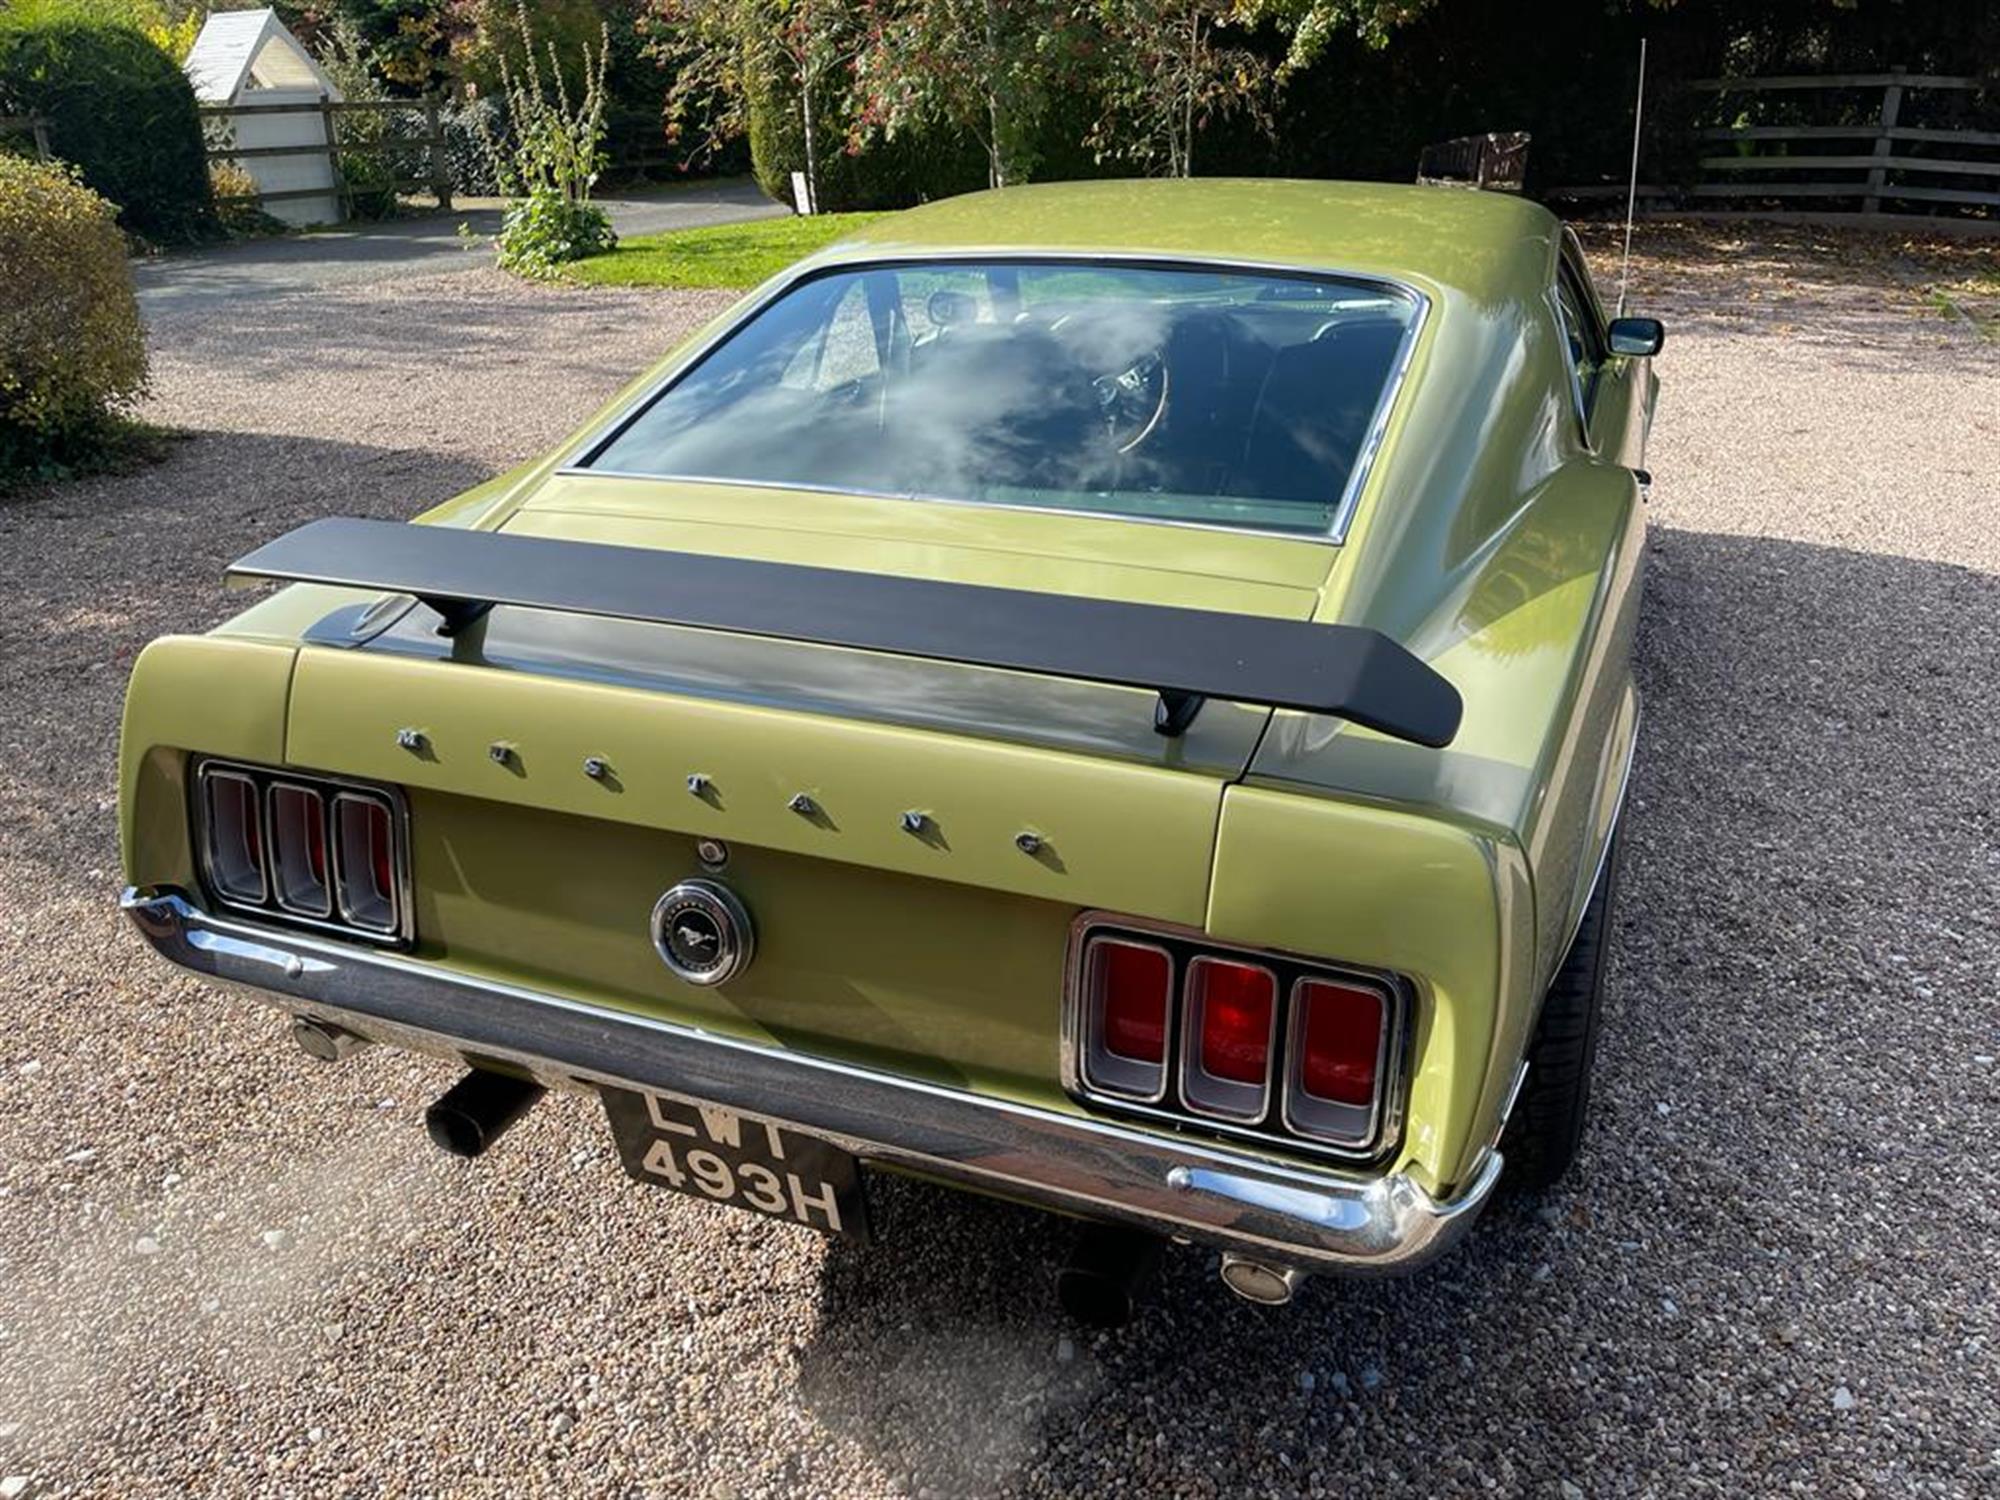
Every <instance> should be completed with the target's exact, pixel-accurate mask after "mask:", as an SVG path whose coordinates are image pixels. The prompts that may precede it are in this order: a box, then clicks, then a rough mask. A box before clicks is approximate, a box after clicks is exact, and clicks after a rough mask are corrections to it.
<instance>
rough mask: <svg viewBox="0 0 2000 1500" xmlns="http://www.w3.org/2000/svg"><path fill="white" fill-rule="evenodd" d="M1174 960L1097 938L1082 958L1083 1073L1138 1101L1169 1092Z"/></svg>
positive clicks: (1159, 951)
mask: <svg viewBox="0 0 2000 1500" xmlns="http://www.w3.org/2000/svg"><path fill="white" fill-rule="evenodd" d="M1173 974H1174V966H1173V960H1172V959H1171V958H1169V957H1168V956H1167V952H1166V950H1165V949H1164V948H1156V947H1154V946H1153V945H1152V944H1150V943H1134V942H1127V941H1124V940H1122V939H1119V938H1096V939H1093V940H1092V942H1091V944H1090V947H1089V948H1088V949H1087V950H1086V952H1085V955H1084V975H1083V1001H1084V1014H1085V1037H1084V1072H1085V1074H1086V1077H1087V1079H1088V1081H1089V1082H1090V1083H1092V1084H1093V1085H1095V1086H1097V1087H1100V1088H1105V1089H1109V1090H1111V1091H1113V1092H1114V1093H1120V1094H1128V1095H1131V1096H1132V1097H1134V1098H1138V1099H1157V1098H1158V1097H1159V1096H1160V1095H1161V1094H1162V1093H1164V1092H1165V1090H1166V1078H1167V1028H1168V1024H1169V1020H1170V1017H1171V1015H1172V1009H1173Z"/></svg>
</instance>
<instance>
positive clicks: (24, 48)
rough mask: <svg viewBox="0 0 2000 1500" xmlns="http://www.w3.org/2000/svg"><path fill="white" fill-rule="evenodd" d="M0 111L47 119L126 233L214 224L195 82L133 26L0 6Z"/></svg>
mask: <svg viewBox="0 0 2000 1500" xmlns="http://www.w3.org/2000/svg"><path fill="white" fill-rule="evenodd" d="M0 114H23V115H42V116H44V117H45V118H47V119H48V121H49V122H50V124H49V138H50V139H49V143H50V146H51V148H52V149H53V150H54V151H55V154H56V155H57V156H59V157H61V158H62V159H63V160H65V161H68V162H73V163H75V165H76V166H77V168H78V169H79V170H80V171H81V172H82V174H83V180H84V181H85V182H86V183H88V184H89V185H90V186H91V187H92V188H94V189H96V190H97V191H98V192H99V193H101V194H103V195H104V196H105V197H106V198H109V199H110V200H111V201H112V202H113V203H114V204H116V205H117V207H118V222H119V223H120V224H122V225H123V226H124V227H125V228H126V229H128V230H130V231H131V232H132V233H134V234H138V235H143V236H144V237H145V238H147V239H149V240H154V241H158V242H161V243H166V244H180V243H186V242H188V241H192V240H201V239H207V238H210V237H211V236H213V235H214V234H215V233H216V232H217V229H216V221H215V205H214V203H213V201H212V200H211V198H210V196H209V187H208V169H207V163H206V162H205V161H204V159H203V157H202V136H201V120H200V117H199V116H198V115H196V113H195V101H194V90H193V89H192V88H191V87H190V86H189V84H188V81H187V78H186V77H185V76H184V75H183V74H182V73H181V70H180V68H179V66H178V65H177V64H176V63H175V62H174V60H173V59H172V58H170V57H168V56H167V54H166V53H164V52H162V51H161V50H160V49H159V48H158V47H156V46H155V45H154V44H153V43H152V42H151V41H149V40H148V39H147V38H146V37H145V36H144V35H143V34H142V33H140V32H137V31H134V30H132V29H131V28H129V27H125V26H101V25H96V24H93V23H89V22H84V21H75V20H36V19H27V20H23V19H20V18H18V17H15V18H12V19H10V18H9V15H8V13H7V12H5V11H0Z"/></svg>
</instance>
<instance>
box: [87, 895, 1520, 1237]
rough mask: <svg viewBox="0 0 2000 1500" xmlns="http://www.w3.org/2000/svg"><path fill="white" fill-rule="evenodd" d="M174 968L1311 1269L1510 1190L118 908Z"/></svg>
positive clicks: (559, 1076)
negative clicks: (1370, 1168) (1219, 1142)
mask: <svg viewBox="0 0 2000 1500" xmlns="http://www.w3.org/2000/svg"><path fill="white" fill-rule="evenodd" d="M122 905H123V907H124V909H125V911H126V913H127V915H129V916H130V917H131V919H132V922H133V924H134V925H135V926H136V927H137V928H138V929H139V931H140V932H141V933H143V934H144V935H145V938H146V940H147V941H148V942H149V943H151V944H152V945H153V947H154V949H155V950H157V951H158V952H159V953H160V954H161V955H162V956H163V957H165V958H167V959H168V960H170V961H171V962H173V963H176V964H179V965H180V966H181V967H182V968H185V969H191V970H193V971H194V972H196V973H198V974H202V975H204V976H206V977H208V978H210V979H214V980H219V981H222V982H224V983H227V984H230V985H234V986H239V987H241V988H243V989H245V990H247V991H249V992H251V993H253V994H254V995H256V996H257V997H258V998H260V999H264V1000H267V1001H269V1002H272V1003H274V1004H276V1005H278V1006H280V1007H281V1008H282V1009H284V1010H286V1011H289V1012H291V1013H293V1014H295V1015H304V1016H313V1017H317V1018H319V1019H321V1020H326V1021H332V1022H334V1023H336V1024H338V1025H340V1026H343V1027H346V1028H347V1029H348V1030H350V1031H353V1032H356V1033H358V1034H360V1035H362V1036H366V1037H370V1038H372V1039H374V1040H377V1041H381V1042H386V1043H389V1044H392V1045H396V1046H402V1047H407V1048H410V1049H412V1050H415V1051H419V1052H428V1053H432V1054H435V1055H438V1056H443V1057H450V1058H455V1059H469V1058H477V1059H480V1060H482V1061H498V1062H506V1063H510V1064H513V1065H515V1066H517V1067H520V1068H522V1069H524V1070H526V1071H528V1072H530V1073H532V1074H533V1075H534V1076H535V1077H536V1078H537V1079H538V1080H540V1081H541V1082H543V1083H547V1084H550V1085H552V1086H556V1087H569V1088H583V1089H588V1088H591V1087H592V1086H594V1085H598V1084H614V1085H618V1086H620V1087H624V1088H631V1089H645V1090H650V1091H652V1092H654V1093H658V1094H666V1095H672V1096H675V1097H678V1098H682V1099H687V1100H691V1101H697V1102H701V1101H705V1102H708V1103H714V1104H723V1105H727V1106H729V1107H730V1108H733V1109H737V1110H740V1111H742V1112H743V1113H745V1114H748V1115H753V1116H758V1117H762V1118H765V1119H770V1120H773V1121H776V1122H777V1123H779V1124H785V1125H791V1126H794V1127H796V1128H798V1129H800V1130H803V1131H808V1132H811V1133H812V1134H815V1135H819V1136H823V1137H825V1138H826V1139H828V1140H831V1141H834V1142H836V1143H837V1144H839V1145H841V1146H842V1147H844V1148H845V1149H847V1150H849V1151H852V1152H853V1153H854V1154H855V1155H857V1156H859V1157H861V1158H862V1159H863V1160H865V1161H871V1162H878V1163H882V1164H885V1165H894V1166H898V1167H905V1168H909V1169H911V1170H914V1171H917V1172H922V1173H925V1174H928V1175H931V1176H935V1177H939V1178H944V1179H947V1180H952V1181H958V1182H963V1183H965V1184H967V1185H969V1186H974V1187H979V1188H983V1189H986V1190H988V1191H992V1192H996V1193H999V1194H1001V1195H1003V1196H1006V1197H1009V1198H1014V1199H1018V1200H1021V1201H1023V1202H1028V1203H1034V1204H1038V1205H1040V1206H1042V1207H1045V1208H1049V1209H1054V1210H1057V1211H1059V1212H1066V1213H1074V1214H1080V1215H1084V1216H1086V1217H1091V1218H1100V1219H1113V1220H1118V1221H1121V1222H1125V1223H1130V1224H1135V1225H1138V1226H1140V1227H1143V1228H1147V1229H1151V1230H1155V1231H1157V1232H1159V1233H1162V1234H1169V1235H1174V1236H1177V1237H1181V1238H1186V1239H1192V1240H1199V1241H1202V1242H1204V1243H1207V1244H1211V1245H1216V1246H1219V1247H1221V1248H1223V1249H1226V1250H1235V1251H1237V1252H1239V1253H1241V1254H1245V1255H1254V1256H1259V1257H1262V1258H1264V1259H1267V1260H1271V1261H1276V1262H1281V1263H1283V1264H1287V1265H1293V1266H1297V1267H1299V1268H1301V1269H1303V1270H1311V1271H1332V1272H1341V1273H1347V1274H1356V1273H1359V1274H1371V1273H1373V1274H1382V1273H1390V1272H1399V1271H1405V1270H1409V1269H1411V1268H1413V1267H1415V1266H1417V1265H1420V1264H1422V1263H1423V1262H1425V1261H1427V1260H1430V1259H1431V1258H1433V1257H1434V1256H1436V1255H1438V1254H1439V1253H1441V1252H1442V1251H1443V1250H1445V1249H1446V1248H1448V1247H1449V1246H1450V1245H1452V1244H1453V1243H1455V1242H1456V1241H1457V1240H1458V1239H1459V1237H1460V1236H1461V1235H1462V1234H1464V1232H1465V1231H1466V1229H1467V1228H1468V1227H1470V1225H1471V1223H1472V1220H1473V1219H1474V1218H1475V1217H1476V1216H1477V1213H1478V1210H1479V1209H1480V1207H1481V1206H1482V1205H1483V1204H1484V1203H1485V1201H1486V1199H1487V1198H1488V1197H1489V1196H1490V1194H1491V1192H1492V1189H1493V1185H1494V1183H1495V1182H1496V1181H1497V1180H1498V1178H1499V1175H1500V1157H1499V1154H1498V1153H1497V1152H1492V1153H1489V1154H1488V1155H1487V1157H1486V1160H1485V1163H1484V1165H1483V1166H1482V1168H1481V1169H1480V1171H1479V1173H1478V1175H1477V1176H1476V1177H1475V1178H1474V1179H1473V1181H1472V1182H1471V1183H1469V1184H1468V1185H1467V1186H1466V1187H1465V1188H1464V1190H1463V1191H1462V1192H1461V1193H1460V1194H1459V1195H1458V1196H1457V1197H1455V1198H1453V1199H1452V1200H1451V1201H1449V1202H1445V1203H1440V1202H1439V1201H1437V1200H1436V1199H1434V1198H1432V1197H1431V1196H1430V1194H1428V1193H1427V1192H1425V1191H1424V1190H1423V1189H1422V1188H1421V1187H1419V1186H1418V1185H1417V1184H1416V1183H1415V1182H1413V1181H1411V1180H1410V1179H1409V1178H1407V1177H1403V1176H1398V1175H1391V1176H1387V1177H1367V1176H1361V1175H1358V1174H1356V1175H1349V1174H1343V1173H1337V1172H1326V1171H1298V1170H1293V1169H1290V1168H1286V1167H1282V1166H1278V1165H1275V1164H1273V1163H1270V1162H1267V1161H1262V1160H1259V1159H1258V1158H1256V1157H1253V1156H1249V1155H1246V1154H1244V1153H1241V1152H1237V1151H1232V1150H1229V1149H1227V1148H1225V1147H1218V1146H1214V1145H1210V1144H1207V1143H1204V1142H1200V1141H1197V1140H1193V1139H1187V1140H1181V1139H1175V1138H1172V1137H1166V1136H1159V1135H1152V1134H1148V1133H1145V1132H1142V1131H1138V1130H1132V1129H1128V1128H1126V1127H1124V1126H1120V1125H1115V1124H1111V1123H1108V1122H1105V1121H1102V1120H1095V1119H1090V1118H1087V1117H1085V1116H1081V1115H1075V1114H1067V1113H1062V1112H1059V1111H1056V1110H1050V1109H1041V1108H1036V1107H1033V1106H1030V1105H1023V1104H1016V1103H1012V1102H1009V1101H1007V1100H1004V1099H995V1098H988V1097H983V1096H979V1095H975V1094H969V1093H966V1092H964V1091H962V1090H958V1089H949V1088H941V1087H938V1086H936V1085H933V1084H928V1083H921V1082H916V1081H913V1080H911V1079H907V1078H901V1077H898V1076H896V1075H894V1074H890V1073H884V1072H880V1071H876V1070H873V1069H868V1068H858V1067H853V1066H850V1065H848V1064H844V1063H838V1062H831V1061H827V1060H825V1059H820V1058H814V1057H807V1056H802V1055H800V1054H797V1053H792V1052H785V1051H781V1050H779V1049H777V1048H773V1047H768V1046H761V1045H757V1044H754V1043H750V1042H744V1041H740V1040H737V1039H735V1038H731V1037H724V1036H717V1035H714V1034H712V1033H709V1032H704V1031H699V1030H696V1029H694V1028H692V1027H687V1026H680V1025H675V1024H672V1023H669V1022H665V1021H658V1020H651V1019H648V1018H646V1017H643V1016H635V1015H632V1014H629V1013H627V1012H623V1011H617V1010H610V1009H607V1008H605V1007H603V1006H599V1005H592V1004H589V1003H587V1002H584V1001H580V1000H574V999H570V998H567V997H564V996H561V995H556V994H550V993H547V992H544V991H537V990H530V989H525V988H521V987H519V986H516V985H511V984H506V983H503V982H500V981H498V980H492V979H486V978H482V977H479V976H477V975H473V974H468V973H466V972H464V971H461V970H457V969H451V968H446V967H444V966H442V965H438V964H431V963H426V962H424V961H422V960H419V959H413V958H410V957H408V956H406V955H402V954H394V953H384V952H377V951H374V950H370V949H365V948H361V947H356V946H353V945H350V944H347V943H342V942H336V941H330V940H328V939H324V938H320V937H316V936H311V935H307V934H303V933H293V932H280V931H277V930H274V929H271V928H265V927H256V926H252V925H250V924H248V923H244V922H239V921H236V920H233V919H229V918H221V917H215V916H212V915H210V914H208V913H206V912H204V911H201V910H200V909H198V908H197V907H195V906H194V905H193V904H192V903H190V902H189V901H188V899H187V898H186V897H185V896H184V895H183V894H181V893H180V892H178V891H173V890H128V891H127V892H126V893H125V896H124V900H123V903H122Z"/></svg>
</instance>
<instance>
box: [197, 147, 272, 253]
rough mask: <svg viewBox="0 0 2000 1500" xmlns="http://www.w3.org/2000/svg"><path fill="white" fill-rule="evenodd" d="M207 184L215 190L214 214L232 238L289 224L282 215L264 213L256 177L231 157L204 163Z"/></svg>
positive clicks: (257, 233) (262, 233) (264, 233)
mask: <svg viewBox="0 0 2000 1500" xmlns="http://www.w3.org/2000/svg"><path fill="white" fill-rule="evenodd" d="M208 185H209V188H210V189H211V190H212V191H213V193H214V194H215V215H216V218H217V219H218V220H220V221H221V224H222V228H223V230H224V231H225V232H226V233H227V234H228V235H229V236H230V237H231V238H233V239H251V238H254V237H256V236H259V235H267V234H283V233H285V232H286V231H287V230H288V229H290V228H291V226H290V225H289V224H287V223H286V222H285V221H284V220H283V219H280V218H277V217H276V216H274V215H272V214H269V213H266V212H265V211H264V209H263V206H262V205H261V204H260V203H259V202H258V201H257V179H256V178H255V177H252V176H251V175H250V172H249V169H248V168H246V167H244V166H242V165H241V164H239V163H237V162H233V161H226V160H217V161H212V162H210V163H209V164H208Z"/></svg>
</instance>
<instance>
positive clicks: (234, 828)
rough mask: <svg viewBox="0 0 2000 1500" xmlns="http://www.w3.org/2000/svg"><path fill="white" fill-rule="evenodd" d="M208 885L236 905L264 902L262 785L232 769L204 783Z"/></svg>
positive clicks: (208, 776) (208, 777)
mask: <svg viewBox="0 0 2000 1500" xmlns="http://www.w3.org/2000/svg"><path fill="white" fill-rule="evenodd" d="M201 788H202V799H203V808H202V813H203V822H204V824H205V840H206V848H205V851H204V852H205V853H206V855H207V866H208V879H209V883H210V884H211V885H213V886H214V887H215V893H216V894H217V895H218V896H223V897H226V898H227V899H229V900H231V901H258V902H261V901H262V900H263V899H264V889H265V887H264V820H263V809H262V799H261V798H260V797H259V796H258V793H257V783H256V782H254V781H252V780H251V779H250V778H249V777H247V776H239V775H237V774H236V773H235V772H233V771H211V772H209V773H207V774H206V775H204V776H203V777H202V779H201Z"/></svg>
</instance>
